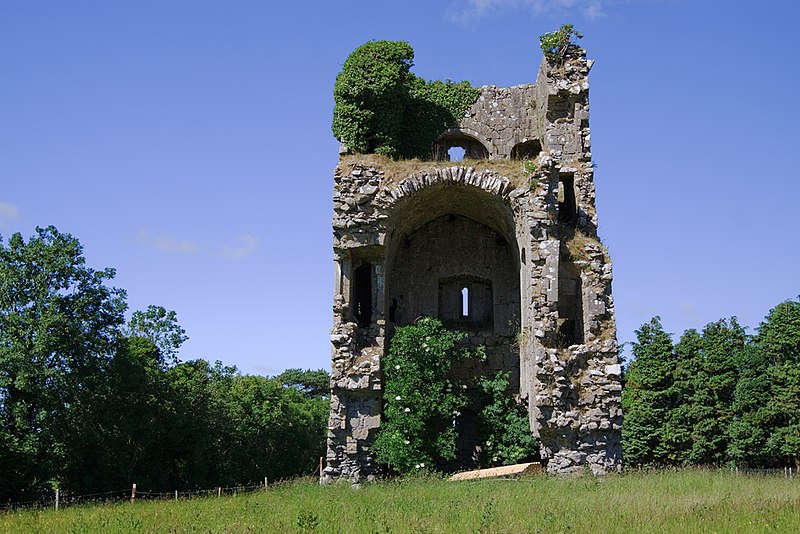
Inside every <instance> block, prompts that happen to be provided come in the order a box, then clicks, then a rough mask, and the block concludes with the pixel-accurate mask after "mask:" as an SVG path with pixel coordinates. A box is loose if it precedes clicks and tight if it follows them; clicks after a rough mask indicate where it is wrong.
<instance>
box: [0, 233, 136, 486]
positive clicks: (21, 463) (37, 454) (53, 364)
mask: <svg viewBox="0 0 800 534" xmlns="http://www.w3.org/2000/svg"><path fill="white" fill-rule="evenodd" d="M113 277H114V270H113V269H104V270H101V271H95V270H93V269H91V268H89V267H87V266H86V265H85V260H84V258H83V255H82V248H81V245H80V243H79V242H78V240H77V239H75V238H74V237H72V236H71V235H69V234H62V233H60V232H58V230H56V228H54V227H52V226H50V227H48V228H37V229H36V235H34V236H33V237H31V238H30V239H29V240H28V242H27V243H26V242H25V241H24V239H23V238H22V236H21V235H20V234H18V233H17V234H14V235H12V236H11V239H10V240H9V242H8V245H7V246H6V245H4V244H3V243H2V239H0V481H1V482H0V500H5V499H7V498H10V497H12V496H13V497H14V498H16V499H20V498H22V499H25V498H28V497H34V496H35V495H36V494H37V493H38V492H41V491H45V489H49V487H50V485H51V484H50V482H49V481H51V480H58V479H59V478H61V474H62V472H63V465H64V463H65V462H66V461H67V460H68V451H67V450H66V443H67V441H68V438H67V437H66V436H68V435H70V434H71V433H72V432H73V429H72V428H71V427H70V421H71V419H72V418H73V417H74V416H75V414H76V413H79V412H80V409H81V406H83V405H84V404H85V403H87V402H89V401H90V400H91V395H92V392H91V390H90V389H87V387H86V385H87V384H92V383H94V382H95V380H96V378H97V376H98V374H99V373H101V372H102V370H103V369H104V368H105V366H106V365H107V363H108V355H109V353H110V351H111V348H112V347H113V345H114V342H115V340H116V335H117V331H118V328H119V326H120V325H121V324H122V321H123V317H122V313H123V311H124V309H125V301H124V295H125V294H124V292H123V291H122V290H119V289H115V288H111V287H108V286H106V285H105V283H106V281H107V280H110V279H112V278H113Z"/></svg>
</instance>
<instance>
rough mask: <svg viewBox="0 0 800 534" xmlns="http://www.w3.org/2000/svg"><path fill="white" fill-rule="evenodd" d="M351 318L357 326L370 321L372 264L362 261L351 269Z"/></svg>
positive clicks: (366, 324)
mask: <svg viewBox="0 0 800 534" xmlns="http://www.w3.org/2000/svg"><path fill="white" fill-rule="evenodd" d="M352 302H353V306H352V310H353V318H354V319H355V320H356V322H357V323H358V326H361V327H366V326H369V325H370V323H371V322H372V264H370V263H363V264H361V265H360V266H359V267H358V268H356V270H355V271H353V299H352Z"/></svg>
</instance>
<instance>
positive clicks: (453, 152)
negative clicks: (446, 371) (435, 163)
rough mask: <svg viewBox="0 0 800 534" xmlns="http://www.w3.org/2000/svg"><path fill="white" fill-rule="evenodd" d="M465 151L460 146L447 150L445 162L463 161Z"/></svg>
mask: <svg viewBox="0 0 800 534" xmlns="http://www.w3.org/2000/svg"><path fill="white" fill-rule="evenodd" d="M466 152H467V151H466V150H464V148H463V147H460V146H453V147H450V148H449V149H448V150H447V161H461V160H463V159H464V154H466Z"/></svg>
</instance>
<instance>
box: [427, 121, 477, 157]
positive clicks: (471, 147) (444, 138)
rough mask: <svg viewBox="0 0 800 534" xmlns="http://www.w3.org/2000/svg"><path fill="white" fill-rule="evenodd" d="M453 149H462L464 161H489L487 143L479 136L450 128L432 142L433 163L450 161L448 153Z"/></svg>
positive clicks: (465, 130)
mask: <svg viewBox="0 0 800 534" xmlns="http://www.w3.org/2000/svg"><path fill="white" fill-rule="evenodd" d="M453 147H461V148H463V149H464V158H465V159H489V156H490V151H489V148H488V147H489V143H487V142H486V141H485V140H483V139H481V136H480V134H478V132H475V131H473V130H469V129H467V128H450V129H448V130H447V131H445V132H444V133H443V134H442V135H440V136H439V137H438V138H437V139H436V141H434V142H433V147H432V149H431V157H432V159H433V160H434V161H450V156H449V155H448V151H449V150H450V149H451V148H453Z"/></svg>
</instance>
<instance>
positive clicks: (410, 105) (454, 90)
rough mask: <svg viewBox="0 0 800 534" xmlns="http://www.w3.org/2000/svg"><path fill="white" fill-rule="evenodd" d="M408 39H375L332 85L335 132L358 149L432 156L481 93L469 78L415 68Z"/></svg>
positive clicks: (349, 61) (354, 55) (352, 56)
mask: <svg viewBox="0 0 800 534" xmlns="http://www.w3.org/2000/svg"><path fill="white" fill-rule="evenodd" d="M413 60H414V50H413V49H412V48H411V46H410V45H409V44H408V43H406V42H404V41H370V42H368V43H365V44H363V45H361V46H360V47H358V48H357V49H356V50H355V51H354V52H353V53H352V54H350V56H349V57H348V58H347V60H346V61H345V63H344V65H343V66H342V71H341V72H340V73H339V75H338V76H337V77H336V83H335V85H334V89H333V97H334V102H335V106H334V110H333V124H332V129H333V134H334V135H335V136H336V138H337V139H339V140H341V141H342V142H343V143H345V144H346V145H347V146H348V148H350V149H351V150H353V151H354V152H359V153H376V154H383V155H386V156H390V157H392V158H398V157H404V158H412V157H418V158H422V159H425V158H428V157H429V156H430V151H431V145H432V143H433V141H434V140H435V139H436V138H437V137H438V136H439V135H440V134H441V133H442V132H443V131H444V130H445V129H447V128H448V127H450V126H452V125H454V124H455V123H456V122H457V120H458V119H459V118H460V117H461V116H463V114H464V112H465V111H466V110H467V109H468V108H469V106H470V105H471V104H472V103H473V102H474V101H475V99H476V98H477V97H478V90H477V89H473V88H472V87H471V86H470V85H469V83H467V82H460V83H452V82H449V81H448V82H441V81H431V82H427V81H425V80H423V79H421V78H418V77H417V76H415V75H414V74H412V73H411V72H410V69H411V66H412V65H413Z"/></svg>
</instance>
